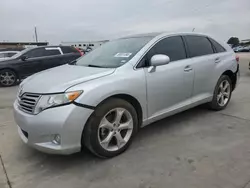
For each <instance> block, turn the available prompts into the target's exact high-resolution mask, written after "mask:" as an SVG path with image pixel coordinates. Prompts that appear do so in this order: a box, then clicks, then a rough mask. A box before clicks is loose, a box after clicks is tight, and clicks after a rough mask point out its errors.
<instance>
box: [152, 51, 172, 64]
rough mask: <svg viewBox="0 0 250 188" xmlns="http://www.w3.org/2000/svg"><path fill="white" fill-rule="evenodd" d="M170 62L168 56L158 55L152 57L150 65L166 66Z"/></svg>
mask: <svg viewBox="0 0 250 188" xmlns="http://www.w3.org/2000/svg"><path fill="white" fill-rule="evenodd" d="M169 62H170V58H169V57H168V56H167V55H163V54H157V55H154V56H153V57H151V60H150V65H151V66H153V67H156V66H161V65H166V64H168V63H169Z"/></svg>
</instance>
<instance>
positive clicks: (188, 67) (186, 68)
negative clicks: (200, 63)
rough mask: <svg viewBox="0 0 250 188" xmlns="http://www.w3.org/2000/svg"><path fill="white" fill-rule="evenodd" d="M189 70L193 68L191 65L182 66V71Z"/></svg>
mask: <svg viewBox="0 0 250 188" xmlns="http://www.w3.org/2000/svg"><path fill="white" fill-rule="evenodd" d="M191 70H193V69H192V67H191V66H190V65H187V66H186V67H185V68H184V71H185V72H189V71H191Z"/></svg>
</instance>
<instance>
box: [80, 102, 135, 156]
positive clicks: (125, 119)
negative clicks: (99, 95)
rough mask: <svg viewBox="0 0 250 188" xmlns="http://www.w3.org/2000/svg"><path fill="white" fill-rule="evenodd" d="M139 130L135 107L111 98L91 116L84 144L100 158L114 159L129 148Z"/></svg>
mask: <svg viewBox="0 0 250 188" xmlns="http://www.w3.org/2000/svg"><path fill="white" fill-rule="evenodd" d="M137 130H138V119H137V113H136V110H135V109H134V107H133V106H132V105H131V104H130V103H128V102H127V101H124V100H122V99H116V98H111V99H109V100H107V101H106V102H104V103H103V104H101V105H100V106H98V107H97V109H96V110H95V112H94V113H93V114H92V115H91V117H90V119H89V120H88V122H87V124H86V126H85V128H84V134H83V138H82V144H84V145H85V146H86V147H87V148H88V149H89V150H90V151H91V152H92V153H93V154H95V155H97V156H99V157H103V158H109V157H114V156H116V155H119V154H121V153H122V152H124V151H125V150H126V149H127V148H128V146H129V145H130V144H131V142H132V139H133V137H134V135H135V134H136V132H137Z"/></svg>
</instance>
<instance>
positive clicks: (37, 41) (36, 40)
mask: <svg viewBox="0 0 250 188" xmlns="http://www.w3.org/2000/svg"><path fill="white" fill-rule="evenodd" d="M35 37H36V42H38V38H37V32H36V27H35Z"/></svg>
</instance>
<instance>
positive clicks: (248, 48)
mask: <svg viewBox="0 0 250 188" xmlns="http://www.w3.org/2000/svg"><path fill="white" fill-rule="evenodd" d="M241 51H242V52H250V46H244V47H243V49H242V50H241Z"/></svg>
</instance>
